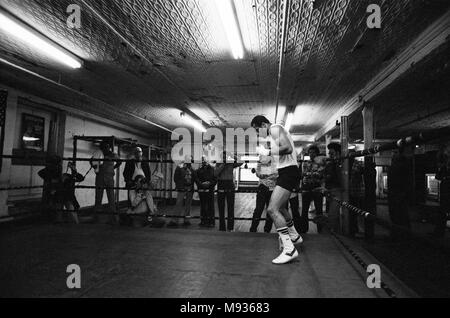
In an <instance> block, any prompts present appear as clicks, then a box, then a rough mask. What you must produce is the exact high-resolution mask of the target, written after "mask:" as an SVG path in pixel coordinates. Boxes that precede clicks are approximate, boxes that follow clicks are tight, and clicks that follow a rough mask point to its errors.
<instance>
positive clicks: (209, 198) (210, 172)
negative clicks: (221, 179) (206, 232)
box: [195, 157, 217, 227]
mask: <svg viewBox="0 0 450 318" xmlns="http://www.w3.org/2000/svg"><path fill="white" fill-rule="evenodd" d="M195 183H196V184H197V188H198V190H199V196H200V226H202V227H215V223H216V222H215V213H214V189H215V187H216V183H217V181H216V178H215V177H214V168H213V167H211V165H210V164H209V163H208V162H207V161H206V158H205V157H202V166H201V167H200V168H199V169H198V170H197V171H196V172H195Z"/></svg>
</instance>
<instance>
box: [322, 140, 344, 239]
mask: <svg viewBox="0 0 450 318" xmlns="http://www.w3.org/2000/svg"><path fill="white" fill-rule="evenodd" d="M328 150H329V155H330V160H328V161H327V163H326V165H325V170H324V178H325V188H326V189H327V190H328V191H329V192H330V194H331V195H332V196H333V197H336V198H337V199H340V200H342V196H343V195H342V187H341V174H342V171H341V145H340V144H337V143H331V144H329V145H328ZM328 220H329V225H330V227H331V229H332V230H334V231H335V232H337V233H339V232H341V208H340V205H339V204H338V203H337V202H336V201H335V200H332V199H329V209H328Z"/></svg>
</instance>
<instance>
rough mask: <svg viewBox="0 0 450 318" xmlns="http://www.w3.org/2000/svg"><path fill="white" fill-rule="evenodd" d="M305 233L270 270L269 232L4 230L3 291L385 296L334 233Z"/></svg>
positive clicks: (0, 253) (385, 274) (272, 246)
mask: <svg viewBox="0 0 450 318" xmlns="http://www.w3.org/2000/svg"><path fill="white" fill-rule="evenodd" d="M304 239H305V242H304V244H303V246H302V247H300V250H301V253H300V257H299V259H298V260H297V261H295V262H293V263H292V264H288V265H284V266H274V265H272V264H271V262H270V261H271V260H272V258H273V257H274V256H275V255H276V254H277V253H278V251H277V237H276V234H255V233H226V232H217V231H214V230H212V231H211V230H187V229H179V230H171V229H149V228H140V229H136V228H123V227H111V226H107V225H102V224H98V225H86V224H84V225H79V226H75V225H63V226H61V225H59V226H56V225H47V224H44V225H33V226H27V227H22V228H18V229H8V230H5V231H2V232H1V234H0V273H1V274H0V286H2V288H0V297H151V298H167V297H170V298H303V297H305V298H311V297H332V298H335V297H336V298H341V297H358V298H374V297H382V298H386V297H389V296H388V295H387V294H386V293H385V292H384V291H383V290H382V289H369V288H368V287H367V285H366V277H367V273H365V271H364V270H363V268H362V267H361V266H360V265H359V264H358V263H357V262H356V261H355V259H354V258H352V257H351V256H350V254H348V252H347V251H345V250H344V249H343V248H342V246H341V245H340V244H339V242H337V241H336V239H335V238H334V237H333V236H331V235H318V234H309V235H306V236H305V237H304ZM347 243H348V242H347ZM349 244H350V243H349ZM352 248H354V249H355V250H356V251H357V253H358V254H359V255H360V256H361V257H362V258H364V259H365V261H366V262H368V263H370V264H379V262H377V260H376V259H374V258H373V257H372V256H371V255H369V254H367V253H366V252H364V251H362V250H361V249H358V248H357V247H356V246H352ZM70 264H77V265H79V266H80V269H81V289H76V290H69V289H68V288H67V286H66V279H67V277H68V275H69V274H67V273H66V268H67V266H68V265H70ZM381 266H382V265H381ZM382 280H383V282H385V283H386V284H388V285H389V286H390V287H391V288H392V289H393V290H395V293H396V296H397V297H415V294H414V293H413V292H411V291H410V290H409V289H408V288H407V287H405V286H404V285H403V284H402V283H401V282H399V281H398V280H397V279H396V278H395V277H394V276H393V275H392V274H391V273H390V272H389V271H388V270H387V269H386V268H384V267H383V266H382Z"/></svg>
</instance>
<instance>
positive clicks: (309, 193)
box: [300, 146, 325, 233]
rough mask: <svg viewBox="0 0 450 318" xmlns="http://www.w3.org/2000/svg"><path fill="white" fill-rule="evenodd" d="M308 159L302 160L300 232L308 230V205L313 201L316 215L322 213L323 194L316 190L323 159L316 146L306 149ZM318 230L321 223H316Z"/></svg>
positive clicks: (318, 186)
mask: <svg viewBox="0 0 450 318" xmlns="http://www.w3.org/2000/svg"><path fill="white" fill-rule="evenodd" d="M308 155H309V157H310V160H307V161H305V162H303V165H302V170H303V173H302V175H303V178H302V217H301V225H300V227H301V233H308V231H309V206H310V205H311V202H314V208H315V209H316V215H317V216H321V215H322V214H323V194H322V192H321V191H318V190H319V189H320V188H321V187H322V184H323V181H324V179H323V173H324V170H325V160H323V158H321V157H319V155H320V150H319V148H318V147H317V146H311V147H310V148H309V149H308ZM317 230H318V232H321V230H322V228H321V225H319V224H318V225H317Z"/></svg>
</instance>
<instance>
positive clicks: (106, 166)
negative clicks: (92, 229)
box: [91, 142, 122, 224]
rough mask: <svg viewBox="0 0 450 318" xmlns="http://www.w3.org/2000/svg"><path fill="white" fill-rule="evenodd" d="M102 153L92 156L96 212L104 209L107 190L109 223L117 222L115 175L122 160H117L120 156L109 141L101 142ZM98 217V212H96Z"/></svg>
mask: <svg viewBox="0 0 450 318" xmlns="http://www.w3.org/2000/svg"><path fill="white" fill-rule="evenodd" d="M100 150H101V152H102V153H101V154H100V155H97V154H95V155H94V156H93V157H92V158H91V165H92V167H93V168H94V169H95V172H96V176H95V187H96V190H95V208H94V210H95V213H97V212H99V211H100V210H101V209H102V202H103V192H104V191H105V190H106V196H107V197H108V210H109V211H108V212H109V213H110V220H109V222H108V223H109V224H116V223H117V218H116V216H115V213H116V203H115V196H114V189H113V188H114V175H115V170H116V169H117V168H119V167H120V165H121V164H122V163H121V162H116V161H115V160H118V159H119V156H118V155H117V154H115V153H114V152H113V150H112V148H111V145H110V144H109V143H107V142H102V143H101V144H100ZM95 159H107V161H102V160H95ZM95 219H97V214H95Z"/></svg>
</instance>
